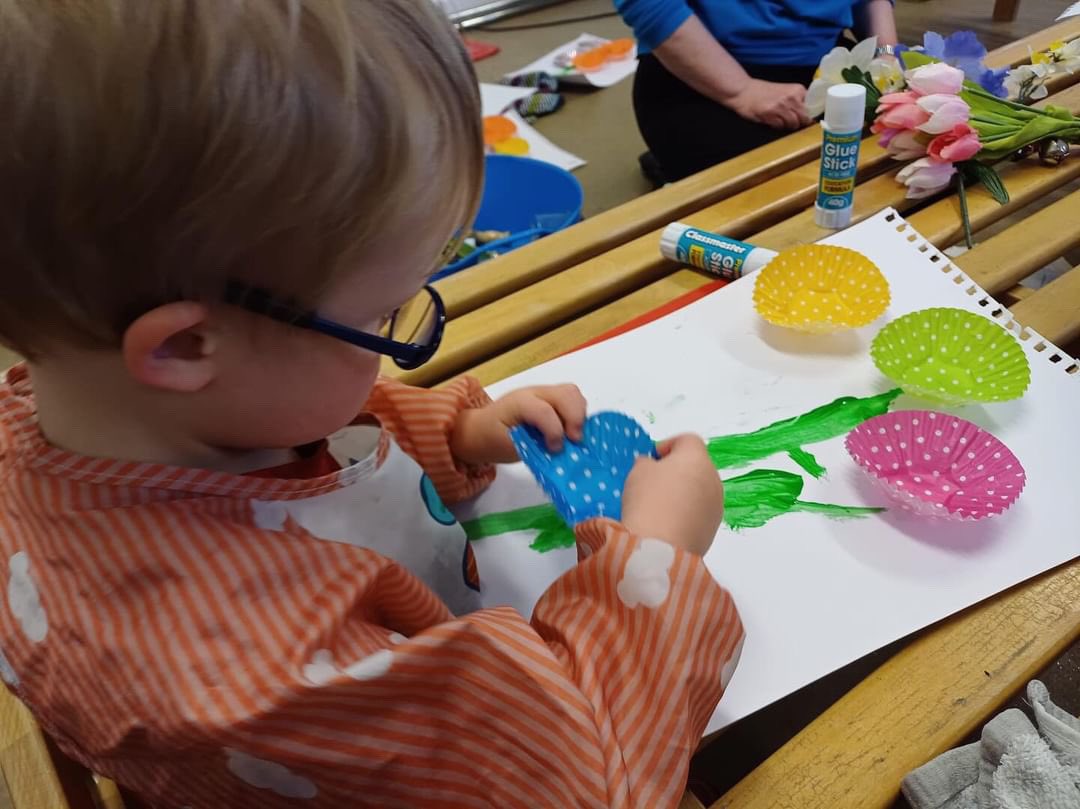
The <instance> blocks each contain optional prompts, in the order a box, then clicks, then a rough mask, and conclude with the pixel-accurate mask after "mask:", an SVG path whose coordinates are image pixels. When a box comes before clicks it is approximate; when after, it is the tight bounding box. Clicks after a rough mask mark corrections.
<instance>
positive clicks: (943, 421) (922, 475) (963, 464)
mask: <svg viewBox="0 0 1080 809" xmlns="http://www.w3.org/2000/svg"><path fill="white" fill-rule="evenodd" d="M844 446H845V447H846V448H847V451H848V454H849V455H851V457H852V458H853V459H854V460H855V462H856V463H857V464H859V466H861V467H862V468H863V470H864V471H865V472H866V473H867V474H869V475H870V477H871V478H872V479H873V480H874V481H876V482H877V483H878V484H879V485H880V486H881V487H882V488H883V489H884V490H885V491H886V492H887V493H888V494H889V495H890V496H891V497H892V498H893V499H894V500H896V501H897V502H898V503H899V504H900V505H901V506H903V507H904V508H906V509H907V510H909V511H913V512H915V513H916V514H920V515H922V516H926V517H941V518H944V519H951V520H981V519H983V518H984V517H992V516H994V515H996V514H1001V513H1003V512H1004V511H1006V510H1007V509H1008V508H1009V507H1010V506H1011V505H1012V504H1013V503H1015V502H1016V500H1017V498H1018V497H1020V493H1021V492H1022V491H1023V490H1024V483H1025V482H1026V480H1027V476H1026V473H1025V472H1024V467H1023V466H1022V465H1021V464H1020V461H1019V460H1017V458H1016V456H1015V455H1013V453H1012V452H1011V451H1010V450H1009V448H1008V447H1006V446H1005V445H1004V444H1003V443H1001V441H999V440H998V439H997V438H995V437H994V436H993V435H991V434H990V433H988V432H986V430H984V429H982V428H981V427H979V426H978V425H977V424H973V423H971V422H970V421H966V420H965V419H961V418H957V417H956V416H951V415H949V414H948V413H939V412H936V411H933V410H899V411H896V412H895V413H886V414H884V415H882V416H876V417H874V418H872V419H869V420H868V421H864V422H863V423H862V424H860V425H859V426H858V427H856V428H855V429H854V430H852V431H851V432H850V433H848V436H847V439H846V440H845V442H844Z"/></svg>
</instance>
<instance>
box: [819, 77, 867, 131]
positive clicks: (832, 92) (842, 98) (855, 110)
mask: <svg viewBox="0 0 1080 809" xmlns="http://www.w3.org/2000/svg"><path fill="white" fill-rule="evenodd" d="M865 118H866V88H865V87H863V86H862V85H861V84H836V85H833V86H832V87H830V88H829V93H828V95H827V96H826V97H825V128H826V129H828V130H829V131H830V132H857V131H859V130H860V129H862V128H863V121H864V120H865Z"/></svg>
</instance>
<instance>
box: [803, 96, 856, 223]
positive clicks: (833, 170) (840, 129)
mask: <svg viewBox="0 0 1080 809" xmlns="http://www.w3.org/2000/svg"><path fill="white" fill-rule="evenodd" d="M865 117H866V88H865V87H863V86H862V85H860V84H837V85H835V86H833V87H830V88H829V94H828V95H827V96H826V98H825V120H824V121H822V123H821V127H822V129H823V130H824V136H823V140H822V144H821V179H820V181H819V182H818V196H817V202H816V203H815V204H814V221H815V222H816V223H817V224H818V226H819V227H823V228H832V229H834V230H838V229H840V228H846V227H847V226H848V225H850V224H851V210H852V206H853V205H854V203H855V180H856V177H855V175H856V173H857V172H858V168H859V146H860V145H861V144H862V131H863V122H864V120H865Z"/></svg>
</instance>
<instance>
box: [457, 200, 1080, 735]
mask: <svg viewBox="0 0 1080 809" xmlns="http://www.w3.org/2000/svg"><path fill="white" fill-rule="evenodd" d="M912 237H914V239H913V240H911V241H909V238H912ZM825 241H826V242H829V243H832V244H838V245H843V246H846V247H850V248H853V249H855V250H859V251H860V252H862V253H864V254H865V255H867V256H868V257H869V258H870V259H871V260H873V261H874V262H875V263H876V264H877V265H878V266H879V267H880V268H881V270H882V272H883V273H884V274H885V276H886V278H888V280H889V285H890V287H891V292H892V302H891V304H890V307H889V310H888V312H887V313H886V315H885V316H884V318H883V319H882V320H879V321H878V322H877V323H875V324H873V325H871V326H869V327H867V328H863V329H859V330H855V331H852V332H846V333H842V334H837V335H829V336H813V335H804V334H800V333H797V332H792V331H787V330H784V329H780V328H776V327H772V326H770V325H769V324H766V323H765V322H764V321H763V320H761V318H760V317H758V315H757V314H756V313H755V311H754V307H753V303H752V292H753V287H754V277H753V276H748V277H745V278H742V279H740V280H739V281H736V282H735V283H733V284H730V285H729V286H727V287H726V288H724V289H722V290H720V291H718V292H716V293H714V294H712V295H709V296H707V297H706V298H704V299H702V300H700V301H697V302H695V303H693V304H691V305H689V306H687V307H685V308H683V309H681V310H679V311H677V312H674V313H672V314H670V315H668V316H666V317H664V318H661V319H660V320H657V321H655V322H653V323H650V324H648V325H646V326H642V327H641V328H638V329H636V330H634V331H632V332H629V333H627V334H624V335H621V336H619V337H616V338H614V339H612V340H609V341H607V342H605V343H601V344H599V345H596V346H593V347H591V348H587V349H584V350H582V351H579V352H576V353H573V354H570V355H567V356H564V357H560V358H558V359H555V360H552V361H551V362H548V363H546V364H544V365H541V366H538V367H536V368H532V369H530V370H528V371H525V372H524V373H521V374H519V375H517V376H515V377H512V378H510V379H507V380H504V381H502V382H500V383H499V384H497V385H493V386H492V387H491V391H490V392H491V394H492V395H494V396H498V395H501V394H503V393H506V392H507V391H509V390H512V389H514V388H518V387H521V386H523V385H536V384H550V383H558V382H567V381H572V382H576V383H578V384H579V385H580V386H581V388H582V390H583V391H584V393H585V395H586V397H587V399H588V400H589V407H590V410H591V411H593V412H598V411H601V410H621V411H623V412H625V413H628V414H629V415H631V416H634V417H636V418H637V419H638V420H640V421H642V423H644V424H647V425H648V428H649V430H650V432H651V433H652V434H653V436H654V437H656V438H662V437H664V436H669V435H673V434H676V433H679V432H683V431H687V430H690V431H694V432H699V433H701V434H703V435H706V436H715V435H726V434H731V433H738V432H747V431H752V430H755V429H758V428H760V427H763V426H765V425H766V424H769V423H772V422H775V421H778V420H780V419H785V418H789V417H791V416H795V415H798V414H800V413H804V412H806V411H808V410H810V409H812V408H814V407H817V406H819V405H822V404H825V403H827V402H831V401H833V400H834V399H836V398H838V397H839V396H843V395H854V396H868V395H873V394H875V393H880V392H883V391H885V390H888V389H890V388H892V387H894V385H892V384H891V383H890V382H889V381H888V380H886V379H885V378H884V377H882V376H881V374H880V373H879V372H878V371H877V370H876V369H875V367H874V365H873V363H872V361H871V359H870V356H869V346H870V341H871V340H872V339H873V337H874V336H875V334H876V333H877V331H878V330H879V329H880V328H881V326H882V325H883V323H884V322H885V320H892V319H895V318H896V317H898V316H900V315H903V314H906V313H908V312H911V311H915V310H917V309H922V308H925V307H927V306H954V307H959V308H963V309H968V310H971V311H974V312H979V313H982V314H983V315H984V316H985V315H986V313H987V308H984V307H983V306H980V304H979V301H980V300H983V299H985V298H986V297H987V296H985V294H984V293H983V292H982V291H981V290H979V289H978V288H977V287H976V286H975V285H974V283H973V282H971V281H970V279H968V278H967V277H966V276H965V275H964V274H963V273H962V272H961V271H960V270H958V269H957V268H955V267H954V266H953V265H951V264H950V263H949V260H948V259H947V258H946V257H945V256H943V255H942V254H941V253H940V252H939V251H938V250H936V249H935V248H934V247H933V246H932V245H930V244H928V243H927V242H926V240H925V239H923V238H922V237H921V236H919V235H918V234H917V233H916V232H915V231H914V229H913V228H911V226H910V225H908V224H907V223H906V222H905V221H904V220H903V218H902V217H900V216H899V214H897V213H896V212H895V211H892V210H886V211H882V212H881V213H880V214H878V215H877V216H875V217H873V218H871V219H869V220H867V221H865V222H862V223H860V224H858V225H856V226H854V227H852V228H850V229H848V230H846V231H843V232H841V233H837V234H835V235H832V236H830V237H829V238H827V239H825ZM765 246H767V245H765ZM924 250H925V252H923V251H924ZM958 280H959V281H960V283H957V281H958ZM969 289H974V290H975V293H974V294H972V295H969V294H968V290H969ZM988 308H990V309H992V308H994V306H993V305H991V306H990V307H988ZM1005 317H1006V321H1005V322H1002V321H999V322H1002V325H1006V322H1008V318H1009V316H1008V314H1007V312H1006V315H1005ZM1042 344H1045V345H1044V350H1042V351H1041V352H1038V351H1036V350H1035V347H1036V346H1039V345H1042ZM1021 345H1022V346H1023V348H1024V351H1025V352H1026V354H1027V356H1028V358H1029V359H1030V363H1031V374H1032V383H1031V388H1030V389H1029V390H1028V392H1027V394H1026V395H1025V396H1024V398H1023V399H1020V400H1017V401H1014V402H1006V403H1001V404H993V405H986V406H971V407H964V408H944V409H946V410H950V411H952V412H955V413H957V414H958V415H962V416H963V417H964V418H967V419H969V420H971V421H974V422H976V423H977V424H979V425H980V426H981V427H983V428H984V429H987V430H989V431H990V432H992V433H993V434H994V435H996V436H997V437H999V438H1000V439H1001V440H1002V441H1004V442H1005V444H1006V445H1007V446H1009V448H1010V449H1012V451H1013V452H1015V453H1016V455H1017V456H1018V457H1019V458H1020V460H1021V462H1022V463H1023V464H1024V465H1025V468H1026V470H1027V475H1028V478H1027V487H1026V489H1025V491H1024V492H1023V494H1022V495H1021V497H1020V499H1019V500H1018V501H1017V503H1016V504H1015V505H1014V506H1013V507H1012V508H1011V509H1010V510H1009V511H1008V512H1006V513H1005V514H1004V515H1002V516H1000V517H995V518H992V519H988V520H984V521H981V522H974V523H973V522H967V523H958V522H944V521H936V520H927V519H925V518H918V517H915V516H910V515H907V514H906V513H905V512H903V511H900V510H897V509H895V508H893V509H890V511H889V512H887V513H885V514H883V515H876V516H873V517H868V518H865V519H855V520H847V521H834V520H830V519H827V518H825V517H823V516H821V515H815V514H789V515H786V516H782V517H778V518H776V519H774V520H772V521H771V522H769V523H767V524H766V525H765V526H763V527H761V528H756V529H747V530H745V531H742V532H739V533H735V532H732V531H730V530H728V529H726V528H722V529H721V530H720V532H719V533H718V534H717V538H716V541H715V542H714V544H713V547H712V549H711V550H710V551H709V553H708V555H707V556H706V557H705V562H706V564H707V565H708V567H709V569H710V570H711V571H712V573H713V575H714V576H715V577H716V579H717V580H718V581H719V582H720V583H722V584H723V585H724V586H725V587H727V588H728V589H729V590H730V591H731V592H732V594H733V595H734V597H735V600H736V602H737V604H738V607H739V611H740V613H741V616H742V619H743V622H744V624H745V627H746V631H747V640H746V646H745V648H744V649H743V653H742V659H741V662H740V663H739V667H738V669H737V670H736V672H735V676H734V679H733V680H732V681H731V684H730V687H729V688H728V691H727V693H726V694H725V695H724V698H723V699H722V700H721V702H720V705H719V708H718V709H717V711H716V713H715V714H714V715H713V717H712V720H711V721H710V723H709V726H708V730H709V731H710V732H711V731H714V730H718V729H720V728H722V727H725V726H727V725H729V724H731V723H732V722H735V721H736V720H738V719H741V718H743V717H745V716H747V715H749V714H751V713H753V712H754V711H757V710H759V709H761V708H763V707H765V706H766V705H769V704H770V703H772V702H775V701H776V700H778V699H781V698H782V697H785V696H787V695H788V694H791V693H793V692H794V691H796V690H798V689H799V688H802V687H803V686H805V685H808V684H809V683H812V682H814V681H815V680H817V679H819V678H821V677H823V676H825V675H827V674H829V673H830V672H833V671H835V670H836V669H838V668H840V667H842V666H845V665H847V664H848V663H851V662H852V661H854V660H857V659H858V658H860V657H863V656H864V655H867V654H869V653H871V652H873V651H874V650H876V649H879V648H881V647H883V646H886V645H887V644H889V643H892V642H893V641H895V640H897V639H899V638H902V637H904V636H906V635H908V634H910V633H912V632H915V631H917V630H919V629H922V628H924V627H926V626H928V625H930V624H932V623H934V622H936V621H939V620H941V619H943V618H945V617H947V616H949V615H951V614H953V613H955V612H958V611H959V610H962V609H964V608H966V607H969V606H971V605H972V604H975V603H977V602H979V601H981V600H983V599H985V598H988V597H989V596H991V595H994V594H996V593H998V592H1001V591H1002V590H1004V589H1006V588H1008V587H1010V586H1012V585H1014V584H1017V583H1019V582H1021V581H1023V580H1025V579H1028V578H1030V577H1032V576H1035V575H1037V574H1039V573H1042V572H1044V571H1046V570H1049V569H1050V568H1052V567H1054V566H1056V565H1059V564H1062V563H1064V562H1066V561H1068V560H1070V559H1073V558H1075V557H1077V556H1080V530H1077V528H1076V510H1075V505H1074V504H1075V500H1076V461H1077V458H1080V431H1078V430H1077V427H1076V414H1077V413H1078V412H1080V374H1075V375H1070V374H1068V373H1066V371H1065V368H1066V367H1068V366H1069V364H1070V363H1069V361H1068V360H1067V359H1066V360H1063V361H1060V362H1058V363H1053V362H1051V361H1050V359H1049V358H1050V357H1052V356H1054V355H1056V354H1063V352H1059V351H1058V350H1057V349H1055V348H1054V347H1053V346H1052V345H1049V344H1046V341H1044V340H1043V339H1042V338H1041V337H1040V336H1039V335H1037V334H1032V335H1031V336H1030V337H1028V338H1027V339H1025V340H1024V341H1022V342H1021ZM896 407H898V408H904V409H923V408H927V407H928V406H927V405H926V404H925V403H923V402H920V401H918V400H915V399H911V398H909V397H901V399H899V400H898V401H897V403H896ZM931 409H942V408H940V407H935V408H931ZM807 449H808V450H809V451H810V452H812V453H813V454H814V456H815V457H816V458H817V459H818V461H819V462H821V463H822V464H823V465H824V466H825V467H826V468H827V469H828V470H829V474H828V476H827V477H826V478H825V479H822V480H813V479H810V478H807V479H806V486H805V488H804V490H803V493H802V495H801V499H803V500H810V501H817V502H826V503H838V504H844V505H886V506H888V505H891V504H890V502H889V501H888V500H887V499H886V498H885V497H884V495H882V494H881V493H880V492H879V491H878V490H877V489H876V487H874V486H873V485H872V484H870V483H869V482H868V481H867V480H866V479H865V476H864V474H863V472H862V471H861V470H860V469H858V468H857V467H856V465H855V464H854V463H853V462H852V461H851V459H850V458H849V457H848V456H847V454H846V452H845V451H844V448H843V438H842V437H840V438H835V439H832V440H830V441H826V442H822V443H818V444H814V445H812V446H809V447H807ZM752 468H773V469H784V470H788V471H791V472H795V473H799V474H802V470H800V469H799V468H798V467H797V466H795V465H794V464H793V463H792V462H791V461H790V460H789V459H788V458H786V457H784V456H779V455H778V456H773V457H771V458H768V459H765V460H763V461H761V462H758V463H756V464H754V465H752V466H751V467H748V468H746V469H743V470H737V471H725V473H724V474H725V476H730V475H736V474H740V473H741V472H745V471H749V470H750V469H752ZM545 501H546V498H545V497H544V495H543V493H542V492H541V491H540V489H539V487H537V485H536V484H535V482H534V481H533V480H532V478H531V476H530V475H529V473H528V471H527V470H526V469H525V468H524V466H522V465H521V464H516V465H514V466H509V467H505V468H502V469H501V470H500V473H499V477H498V478H497V479H496V481H495V483H494V484H493V485H492V486H491V488H490V489H489V490H488V491H487V492H485V493H484V494H483V495H481V496H480V497H479V498H477V500H476V501H474V502H473V503H471V504H468V505H466V506H464V507H463V509H462V513H461V517H462V519H471V518H473V517H475V516H479V515H483V514H491V513H494V512H500V511H507V510H510V509H514V508H521V507H524V506H529V505H536V504H538V503H543V502H545ZM532 539H533V534H532V533H530V532H517V533H510V534H504V535H501V536H494V537H489V538H486V539H484V540H481V541H478V542H474V543H473V548H474V550H475V552H476V556H477V563H478V565H479V569H480V578H481V582H482V586H483V588H484V590H483V600H484V603H485V605H488V606H494V605H498V604H510V605H512V606H514V607H515V608H517V609H518V610H519V611H520V612H521V614H522V615H526V616H528V615H530V614H531V613H532V609H533V606H534V604H535V603H536V600H537V599H538V598H539V596H540V595H541V594H542V593H543V591H544V590H546V589H547V587H548V586H549V585H550V584H551V583H552V582H553V581H554V580H555V579H556V578H557V577H558V576H559V575H561V574H562V573H563V572H564V571H565V570H567V569H568V568H569V567H570V566H571V565H573V564H575V562H576V554H575V552H574V550H573V549H569V550H561V551H553V552H550V553H546V554H540V553H537V552H535V551H532V550H530V549H529V543H530V542H531V541H532Z"/></svg>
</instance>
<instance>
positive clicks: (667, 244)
mask: <svg viewBox="0 0 1080 809" xmlns="http://www.w3.org/2000/svg"><path fill="white" fill-rule="evenodd" d="M660 254H661V255H663V257H664V258H666V259H670V260H671V261H678V262H679V263H680V264H687V265H689V266H691V267H697V268H698V269H699V270H705V272H708V273H712V274H713V275H719V276H720V277H721V278H726V279H728V280H729V281H734V280H735V279H736V278H740V277H742V276H744V275H747V274H748V273H752V272H753V271H754V270H760V269H761V268H762V267H764V266H765V265H766V264H768V263H769V262H770V261H772V259H773V258H774V257H775V256H776V251H774V250H766V249H765V248H764V247H755V246H754V245H752V244H747V243H746V242H740V241H738V240H737V239H729V238H728V237H727V236H721V235H719V234H717V233H709V232H708V231H705V230H698V229H697V228H695V227H691V226H690V225H684V224H683V223H682V222H672V223H671V224H670V225H668V226H667V227H666V228H664V232H663V233H662V234H661V235H660Z"/></svg>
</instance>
